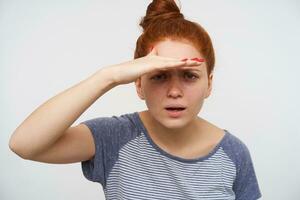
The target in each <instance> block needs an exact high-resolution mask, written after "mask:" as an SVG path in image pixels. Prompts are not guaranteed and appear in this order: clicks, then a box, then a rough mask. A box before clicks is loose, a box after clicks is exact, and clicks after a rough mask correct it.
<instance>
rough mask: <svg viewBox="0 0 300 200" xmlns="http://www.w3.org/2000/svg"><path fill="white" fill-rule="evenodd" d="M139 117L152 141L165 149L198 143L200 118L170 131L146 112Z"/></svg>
mask: <svg viewBox="0 0 300 200" xmlns="http://www.w3.org/2000/svg"><path fill="white" fill-rule="evenodd" d="M140 117H141V119H142V121H143V123H144V125H145V127H146V129H147V130H148V133H149V135H150V136H151V138H152V139H153V140H155V141H156V142H158V143H160V144H161V145H163V146H165V147H167V148H172V149H176V148H184V147H187V146H191V144H193V143H195V142H197V141H199V134H201V132H202V131H201V130H200V121H201V118H198V117H197V118H195V119H194V120H192V121H191V122H190V123H188V124H187V125H185V126H184V127H180V128H174V129H170V128H167V127H165V126H163V125H162V124H161V123H159V122H158V121H156V120H155V118H153V117H152V116H151V114H150V113H149V112H148V111H143V112H141V113H140Z"/></svg>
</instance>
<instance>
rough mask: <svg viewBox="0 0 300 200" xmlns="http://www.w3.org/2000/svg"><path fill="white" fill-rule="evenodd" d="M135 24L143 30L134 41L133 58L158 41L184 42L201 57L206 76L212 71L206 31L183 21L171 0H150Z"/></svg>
mask: <svg viewBox="0 0 300 200" xmlns="http://www.w3.org/2000/svg"><path fill="white" fill-rule="evenodd" d="M139 25H140V26H141V27H142V28H143V33H142V34H141V35H140V36H139V37H138V39H137V41H136V49H135V52H134V58H135V59H136V58H140V57H143V56H146V55H147V54H148V53H149V51H150V48H151V47H152V46H154V45H155V44H156V43H158V42H160V41H163V40H166V39H171V40H178V41H188V42H189V43H191V45H193V46H194V47H195V48H196V49H197V50H198V51H199V52H200V53H201V54H202V55H203V56H204V58H205V60H206V64H207V74H208V76H209V75H210V73H211V72H212V71H213V69H214V65H215V55H214V49H213V46H212V42H211V39H210V37H209V35H208V33H207V32H206V31H205V30H204V28H203V27H202V26H200V25H199V24H198V23H196V22H192V21H189V20H186V19H185V18H184V15H183V14H182V13H181V12H180V9H179V8H178V6H177V4H176V3H175V2H174V0H153V1H152V3H150V4H149V5H148V7H147V11H146V16H144V17H142V18H141V21H140V24H139Z"/></svg>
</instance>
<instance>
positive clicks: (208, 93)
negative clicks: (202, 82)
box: [205, 73, 213, 98]
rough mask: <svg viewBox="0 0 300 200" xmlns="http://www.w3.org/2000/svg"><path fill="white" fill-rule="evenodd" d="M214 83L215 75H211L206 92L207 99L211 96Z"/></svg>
mask: <svg viewBox="0 0 300 200" xmlns="http://www.w3.org/2000/svg"><path fill="white" fill-rule="evenodd" d="M212 82H213V73H211V74H210V75H209V77H208V88H207V91H206V95H205V98H208V97H209V96H210V93H211V90H212Z"/></svg>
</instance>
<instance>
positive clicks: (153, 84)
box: [135, 40, 212, 129]
mask: <svg viewBox="0 0 300 200" xmlns="http://www.w3.org/2000/svg"><path fill="white" fill-rule="evenodd" d="M155 48H156V50H157V54H158V55H159V56H165V57H171V58H179V59H183V58H188V59H191V58H195V57H197V58H204V57H203V55H201V53H200V52H198V51H197V50H196V48H195V47H194V46H193V45H191V44H189V43H187V42H183V41H173V40H164V41H161V42H159V43H157V44H156V45H155ZM211 83H212V75H211V76H210V77H209V78H208V76H207V70H206V63H205V62H204V63H202V64H201V65H200V66H197V67H194V68H193V69H184V70H183V69H180V67H178V68H173V69H170V70H166V71H161V72H151V73H148V74H145V75H143V76H142V77H140V78H139V79H138V80H137V81H136V82H135V84H136V89H137V93H138V95H139V97H140V98H141V99H142V100H145V102H146V105H147V107H148V113H149V114H150V116H151V117H152V119H154V120H155V121H156V122H157V123H160V125H162V126H164V127H166V128H170V129H172V128H183V127H184V126H187V125H188V124H190V123H193V122H195V121H196V119H197V115H198V113H199V112H200V110H201V108H202V105H203V102H204V100H205V98H207V97H208V96H209V95H210V92H211V85H212V84H211ZM174 104H175V105H182V106H184V107H185V109H184V110H183V111H180V112H179V115H174V112H172V111H168V110H167V109H166V107H169V106H171V105H174Z"/></svg>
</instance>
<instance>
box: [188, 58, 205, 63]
mask: <svg viewBox="0 0 300 200" xmlns="http://www.w3.org/2000/svg"><path fill="white" fill-rule="evenodd" d="M191 60H194V61H198V62H204V61H205V59H204V58H192V59H191Z"/></svg>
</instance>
